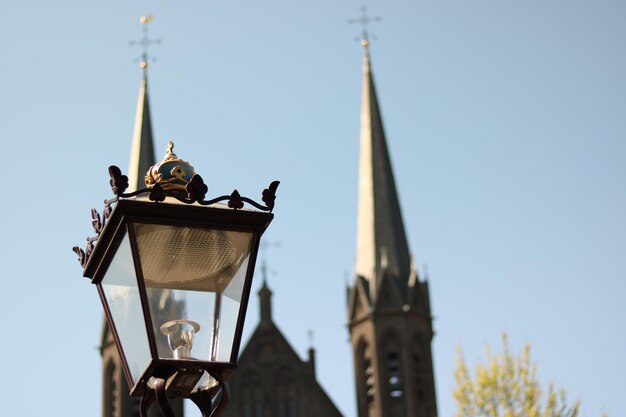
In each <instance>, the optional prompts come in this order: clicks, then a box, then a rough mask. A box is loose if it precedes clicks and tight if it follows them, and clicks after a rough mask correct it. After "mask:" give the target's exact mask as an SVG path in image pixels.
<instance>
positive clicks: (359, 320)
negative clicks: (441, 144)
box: [348, 15, 437, 417]
mask: <svg viewBox="0 0 626 417" xmlns="http://www.w3.org/2000/svg"><path fill="white" fill-rule="evenodd" d="M360 20H361V21H363V22H366V23H367V22H369V21H371V18H369V17H368V16H366V15H364V16H363V17H362V18H361V19H360ZM361 44H362V45H363V47H364V51H363V53H364V55H363V75H362V76H363V92H362V94H363V96H362V99H361V137H360V148H361V149H360V159H359V203H358V224H357V252H356V268H355V269H356V277H355V281H354V285H353V287H351V288H350V292H349V295H348V329H349V330H350V341H351V344H352V350H353V357H354V370H355V375H354V376H355V380H356V388H357V407H358V416H359V417H405V416H415V417H434V416H436V414H437V404H436V398H435V382H434V373H433V363H432V353H431V340H432V337H433V334H434V333H433V330H432V316H431V313H430V300H429V293H428V284H427V283H426V282H421V281H420V280H419V278H418V276H417V273H416V271H415V270H414V268H413V265H412V264H411V258H410V255H409V247H408V244H407V239H406V235H405V231H404V224H403V221H402V215H401V212H400V203H399V201H398V194H397V191H396V185H395V182H394V177H393V172H392V168H391V160H390V157H389V151H388V149H387V143H386V140H385V131H384V129H383V121H382V116H381V114H380V108H379V106H378V99H377V97H376V89H375V87H374V77H373V76H372V69H371V63H370V51H369V42H368V38H367V31H364V36H363V41H362V42H361Z"/></svg>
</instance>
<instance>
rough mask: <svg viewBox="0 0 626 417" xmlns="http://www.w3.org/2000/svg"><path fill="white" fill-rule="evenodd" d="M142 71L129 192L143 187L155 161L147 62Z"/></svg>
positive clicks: (131, 152)
mask: <svg viewBox="0 0 626 417" xmlns="http://www.w3.org/2000/svg"><path fill="white" fill-rule="evenodd" d="M142 69H143V74H142V77H141V84H140V86H139V98H138V99H137V112H136V114H135V128H134V130H133V142H132V147H131V149H130V163H129V167H128V183H129V191H135V190H138V189H140V188H144V187H145V183H144V177H145V175H146V172H147V171H148V169H149V168H150V167H151V166H152V164H154V161H156V156H155V154H154V140H153V138H152V121H151V119H150V104H149V100H148V73H147V72H148V71H147V62H142Z"/></svg>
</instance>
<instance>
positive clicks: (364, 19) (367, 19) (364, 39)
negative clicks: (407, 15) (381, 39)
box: [348, 6, 382, 46]
mask: <svg viewBox="0 0 626 417" xmlns="http://www.w3.org/2000/svg"><path fill="white" fill-rule="evenodd" d="M381 20H382V19H381V18H380V17H372V16H368V15H367V7H365V6H362V7H361V17H359V18H357V19H350V20H348V23H350V24H353V23H360V24H361V27H362V28H363V29H362V32H361V39H358V38H357V39H356V40H357V41H360V42H361V45H363V46H367V45H369V43H370V33H369V31H368V30H367V25H369V24H370V23H372V22H380V21H381ZM372 39H376V36H374V35H372Z"/></svg>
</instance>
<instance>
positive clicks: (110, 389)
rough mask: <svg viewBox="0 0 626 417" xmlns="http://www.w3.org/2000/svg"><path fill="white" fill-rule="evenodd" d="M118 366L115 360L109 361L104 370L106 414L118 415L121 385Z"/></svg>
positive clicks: (112, 416)
mask: <svg viewBox="0 0 626 417" xmlns="http://www.w3.org/2000/svg"><path fill="white" fill-rule="evenodd" d="M116 374H117V366H115V361H112V360H111V361H109V363H108V364H107V365H106V368H105V371H104V416H105V417H114V416H115V415H116V410H117V404H118V401H119V387H118V384H117V375H116Z"/></svg>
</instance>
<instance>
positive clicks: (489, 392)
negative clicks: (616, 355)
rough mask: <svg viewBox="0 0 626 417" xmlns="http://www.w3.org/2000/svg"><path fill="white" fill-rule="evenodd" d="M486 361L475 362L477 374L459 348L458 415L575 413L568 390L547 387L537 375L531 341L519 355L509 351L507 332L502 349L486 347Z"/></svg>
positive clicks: (572, 416) (568, 416)
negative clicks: (532, 357) (531, 354)
mask: <svg viewBox="0 0 626 417" xmlns="http://www.w3.org/2000/svg"><path fill="white" fill-rule="evenodd" d="M485 355H486V361H485V364H482V363H479V364H478V365H476V369H475V375H474V376H472V375H470V373H469V372H468V370H467V366H466V365H465V359H464V358H463V354H462V352H461V351H460V350H459V354H458V357H457V368H456V372H455V379H456V384H457V386H456V388H455V390H454V398H455V399H456V402H457V405H458V409H457V412H456V417H576V416H578V413H579V409H580V402H579V401H578V400H577V401H575V402H574V403H573V404H572V405H568V403H567V398H566V396H565V391H563V390H562V389H560V390H555V388H554V386H553V385H552V384H550V385H548V389H547V391H544V389H543V388H542V387H541V384H540V382H539V380H538V379H537V366H536V365H535V364H533V363H532V362H531V360H530V345H529V344H526V345H525V346H524V349H523V350H522V352H521V354H520V355H519V356H514V355H513V354H512V353H511V352H510V351H509V346H508V341H507V336H506V334H503V335H502V353H499V354H497V355H495V356H494V355H492V354H491V353H490V352H489V349H488V348H487V347H486V348H485Z"/></svg>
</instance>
